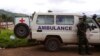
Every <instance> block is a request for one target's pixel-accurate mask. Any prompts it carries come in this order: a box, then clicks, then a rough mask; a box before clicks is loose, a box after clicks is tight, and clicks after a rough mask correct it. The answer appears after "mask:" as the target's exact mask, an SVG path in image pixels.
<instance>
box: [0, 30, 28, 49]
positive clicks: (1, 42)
mask: <svg viewBox="0 0 100 56" xmlns="http://www.w3.org/2000/svg"><path fill="white" fill-rule="evenodd" d="M11 35H13V31H11V30H8V29H4V30H1V33H0V47H2V48H14V47H21V46H30V44H29V43H28V40H27V39H18V38H15V39H10V36H11Z"/></svg>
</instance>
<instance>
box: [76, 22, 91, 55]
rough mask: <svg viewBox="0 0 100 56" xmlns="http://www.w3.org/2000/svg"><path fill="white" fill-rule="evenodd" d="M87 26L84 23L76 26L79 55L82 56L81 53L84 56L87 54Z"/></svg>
mask: <svg viewBox="0 0 100 56" xmlns="http://www.w3.org/2000/svg"><path fill="white" fill-rule="evenodd" d="M87 26H88V25H87V24H86V23H85V21H82V22H79V23H78V24H77V28H78V30H77V36H78V43H79V45H78V47H79V54H82V51H84V53H86V54H89V45H88V39H87V38H86V31H87Z"/></svg>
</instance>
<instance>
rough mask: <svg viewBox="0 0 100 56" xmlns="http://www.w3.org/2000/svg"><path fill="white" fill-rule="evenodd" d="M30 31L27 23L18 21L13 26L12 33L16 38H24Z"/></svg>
mask: <svg viewBox="0 0 100 56" xmlns="http://www.w3.org/2000/svg"><path fill="white" fill-rule="evenodd" d="M29 33H30V29H29V27H28V25H26V24H24V23H19V24H17V25H16V26H15V27H14V34H15V36H16V37H17V38H26V37H27V36H28V35H29Z"/></svg>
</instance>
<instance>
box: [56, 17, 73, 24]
mask: <svg viewBox="0 0 100 56" xmlns="http://www.w3.org/2000/svg"><path fill="white" fill-rule="evenodd" d="M56 24H57V25H73V24H74V16H72V15H57V16H56Z"/></svg>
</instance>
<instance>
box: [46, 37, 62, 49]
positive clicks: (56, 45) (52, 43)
mask: <svg viewBox="0 0 100 56" xmlns="http://www.w3.org/2000/svg"><path fill="white" fill-rule="evenodd" d="M60 44H61V42H60V40H59V39H58V38H48V39H47V40H46V41H45V47H46V49H47V50H48V51H57V50H59V49H60Z"/></svg>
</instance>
